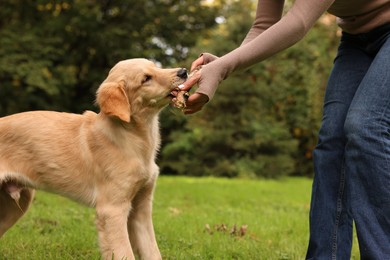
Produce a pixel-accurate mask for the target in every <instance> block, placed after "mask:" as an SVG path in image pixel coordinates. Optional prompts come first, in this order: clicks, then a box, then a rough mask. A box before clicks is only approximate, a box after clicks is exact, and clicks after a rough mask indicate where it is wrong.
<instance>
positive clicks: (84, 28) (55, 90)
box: [0, 0, 216, 116]
mask: <svg viewBox="0 0 390 260" xmlns="http://www.w3.org/2000/svg"><path fill="white" fill-rule="evenodd" d="M215 16H216V9H215V8H213V7H210V6H205V5H204V4H203V2H202V1H195V0H188V1H173V0H160V1H155V0H153V1H152V0H145V1H137V0H127V1H119V0H103V1H101V0H99V1H98V0H86V1H81V0H73V1H71V0H64V1H48V0H40V1H20V0H5V1H2V2H1V4H0V79H1V83H0V84H1V88H0V99H1V104H0V116H2V115H6V114H10V113H15V112H20V111H24V110H31V109H34V110H35V109H53V110H62V111H72V112H82V111H84V110H85V109H93V106H91V104H93V101H94V93H95V90H96V88H97V87H98V86H99V84H100V82H101V81H102V80H103V79H104V78H105V76H106V74H107V72H108V70H109V68H111V67H112V66H113V65H114V64H115V63H116V62H118V61H119V60H122V59H128V58H133V57H146V58H149V59H153V60H155V61H158V62H160V63H161V64H163V65H164V66H171V65H173V64H174V63H177V62H178V61H181V60H183V59H184V58H186V56H187V53H188V49H189V48H190V47H191V46H192V45H194V44H195V42H196V37H197V36H198V35H200V34H201V33H202V31H203V30H205V29H206V28H209V27H210V26H213V25H214V23H215V21H214V17H215Z"/></svg>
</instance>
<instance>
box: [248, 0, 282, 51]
mask: <svg viewBox="0 0 390 260" xmlns="http://www.w3.org/2000/svg"><path fill="white" fill-rule="evenodd" d="M283 6H284V0H259V1H258V3H257V9H256V17H255V20H254V22H253V24H252V27H251V29H250V30H249V32H248V34H247V35H246V37H245V39H244V41H243V42H242V44H241V45H244V44H246V43H248V42H250V41H251V40H253V39H254V38H256V37H257V36H258V35H260V34H261V33H262V32H264V31H265V30H267V29H268V28H269V27H271V26H272V25H274V24H275V23H277V22H278V21H279V20H280V18H281V17H282V13H283Z"/></svg>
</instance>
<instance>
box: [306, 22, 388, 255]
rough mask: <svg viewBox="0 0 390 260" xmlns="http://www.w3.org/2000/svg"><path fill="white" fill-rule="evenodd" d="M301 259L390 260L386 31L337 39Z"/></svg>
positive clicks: (316, 150)
mask: <svg viewBox="0 0 390 260" xmlns="http://www.w3.org/2000/svg"><path fill="white" fill-rule="evenodd" d="M314 167H315V176H314V181H313V190H312V198H311V209H310V241H309V247H308V251H307V255H306V259H341V260H344V259H350V257H351V247H352V230H353V228H352V227H353V222H355V226H356V231H357V236H358V241H359V248H360V254H361V259H390V24H387V25H384V26H380V27H378V28H376V29H374V30H372V31H371V32H368V33H364V34H358V35H351V34H348V33H343V35H342V37H341V42H340V46H339V49H338V53H337V56H336V58H335V61H334V67H333V70H332V72H331V75H330V78H329V81H328V86H327V89H326V94H325V101H324V114H323V119H322V126H321V129H320V132H319V141H318V145H317V147H316V149H315V151H314Z"/></svg>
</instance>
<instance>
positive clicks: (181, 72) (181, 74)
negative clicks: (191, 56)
mask: <svg viewBox="0 0 390 260" xmlns="http://www.w3.org/2000/svg"><path fill="white" fill-rule="evenodd" d="M176 75H177V76H178V77H180V78H182V79H186V78H187V77H188V74H187V69H184V68H182V69H179V71H178V72H177V74H176Z"/></svg>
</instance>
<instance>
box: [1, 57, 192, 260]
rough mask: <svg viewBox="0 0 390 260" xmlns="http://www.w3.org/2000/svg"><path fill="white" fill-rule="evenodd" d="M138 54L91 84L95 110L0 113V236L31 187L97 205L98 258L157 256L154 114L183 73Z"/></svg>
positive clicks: (23, 205) (24, 206)
mask: <svg viewBox="0 0 390 260" xmlns="http://www.w3.org/2000/svg"><path fill="white" fill-rule="evenodd" d="M179 70H180V69H161V68H158V67H156V66H155V65H154V64H153V63H152V62H150V61H148V60H145V59H131V60H125V61H121V62H119V63H118V64H117V65H115V66H114V67H113V68H112V69H111V71H110V73H109V75H108V77H107V79H106V80H105V81H104V82H103V83H102V84H101V86H100V87H99V89H98V91H97V104H98V105H99V107H100V113H99V114H96V113H94V112H91V111H87V112H85V113H84V114H82V115H76V114H70V113H59V112H51V111H35V112H25V113H20V114H15V115H11V116H7V117H4V118H0V237H1V236H2V235H3V234H4V233H5V232H6V231H7V230H8V229H9V228H10V227H11V226H12V225H13V224H14V223H15V222H16V221H17V220H18V219H19V218H20V217H21V216H22V215H23V214H24V212H25V211H26V210H27V209H28V207H29V205H30V203H31V201H32V200H33V196H34V190H35V189H43V190H47V191H51V192H54V193H58V194H62V195H64V196H67V197H70V198H72V199H74V200H76V201H79V202H81V203H84V204H86V205H88V206H91V207H95V208H96V226H97V230H98V235H99V244H100V249H101V253H102V256H103V258H104V259H111V258H112V257H114V258H115V259H134V255H133V251H134V252H135V253H137V254H138V255H139V257H140V258H141V259H148V260H149V259H161V255H160V252H159V249H158V246H157V243H156V239H155V235H154V230H153V224H152V200H153V190H154V186H155V181H156V179H157V176H158V173H159V170H158V167H157V165H156V163H155V157H156V152H157V150H158V149H159V145H160V135H159V129H158V113H159V112H160V110H161V109H162V108H163V107H165V106H166V105H167V104H168V103H169V102H170V101H171V99H170V97H169V94H170V92H171V91H172V90H173V89H175V88H176V87H177V86H178V85H179V84H181V83H183V82H184V81H185V78H186V76H185V75H183V73H178V72H179Z"/></svg>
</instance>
